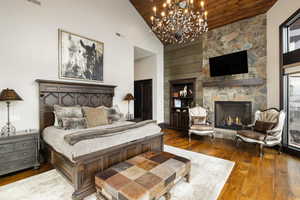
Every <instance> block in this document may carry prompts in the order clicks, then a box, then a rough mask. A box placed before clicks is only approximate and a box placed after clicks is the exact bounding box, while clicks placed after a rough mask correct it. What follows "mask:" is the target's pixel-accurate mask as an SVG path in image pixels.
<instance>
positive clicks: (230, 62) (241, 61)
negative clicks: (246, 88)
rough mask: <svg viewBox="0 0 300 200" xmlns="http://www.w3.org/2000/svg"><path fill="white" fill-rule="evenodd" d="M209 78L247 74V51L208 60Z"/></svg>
mask: <svg viewBox="0 0 300 200" xmlns="http://www.w3.org/2000/svg"><path fill="white" fill-rule="evenodd" d="M209 66H210V76H211V77H214V76H225V75H233V74H244V73H248V56H247V51H240V52H236V53H231V54H227V55H223V56H218V57H213V58H209Z"/></svg>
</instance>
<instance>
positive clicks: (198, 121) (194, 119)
mask: <svg viewBox="0 0 300 200" xmlns="http://www.w3.org/2000/svg"><path fill="white" fill-rule="evenodd" d="M192 122H193V124H195V125H204V124H206V117H199V116H192Z"/></svg>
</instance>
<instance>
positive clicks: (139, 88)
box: [134, 79, 153, 120]
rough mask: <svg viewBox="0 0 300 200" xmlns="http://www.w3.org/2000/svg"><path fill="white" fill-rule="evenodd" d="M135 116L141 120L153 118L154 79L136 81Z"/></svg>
mask: <svg viewBox="0 0 300 200" xmlns="http://www.w3.org/2000/svg"><path fill="white" fill-rule="evenodd" d="M134 97H135V102H134V117H135V118H136V119H139V120H148V119H152V118H153V116H152V108H153V102H152V98H153V95H152V79H148V80H140V81H134Z"/></svg>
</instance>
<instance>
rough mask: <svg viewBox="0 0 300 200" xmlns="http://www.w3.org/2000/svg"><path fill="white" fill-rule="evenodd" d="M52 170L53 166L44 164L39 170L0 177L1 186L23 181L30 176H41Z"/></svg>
mask: <svg viewBox="0 0 300 200" xmlns="http://www.w3.org/2000/svg"><path fill="white" fill-rule="evenodd" d="M51 169H53V167H52V166H51V164H48V163H47V164H42V165H41V167H40V168H39V169H37V170H34V169H29V170H23V171H21V172H16V173H12V174H9V175H6V176H2V177H1V176H0V186H3V185H6V184H9V183H13V182H16V181H19V180H22V179H24V178H28V177H30V176H34V175H37V174H41V173H43V172H46V171H49V170H51Z"/></svg>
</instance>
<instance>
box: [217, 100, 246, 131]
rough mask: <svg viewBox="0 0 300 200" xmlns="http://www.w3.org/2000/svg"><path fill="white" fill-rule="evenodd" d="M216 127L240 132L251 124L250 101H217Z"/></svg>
mask: <svg viewBox="0 0 300 200" xmlns="http://www.w3.org/2000/svg"><path fill="white" fill-rule="evenodd" d="M214 114H215V127H216V128H223V129H232V130H240V129H242V127H243V125H248V124H250V123H251V119H252V103H251V102H250V101H215V112H214Z"/></svg>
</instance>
